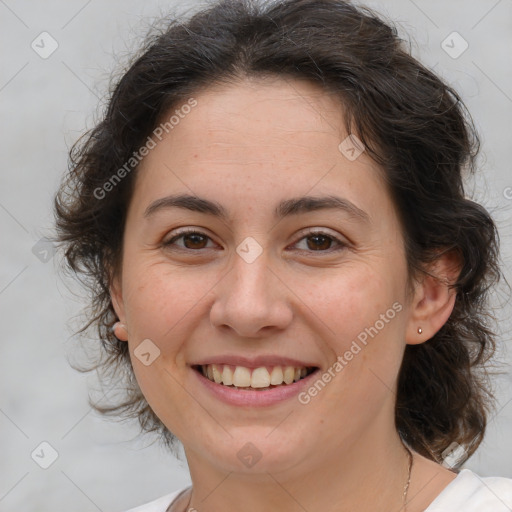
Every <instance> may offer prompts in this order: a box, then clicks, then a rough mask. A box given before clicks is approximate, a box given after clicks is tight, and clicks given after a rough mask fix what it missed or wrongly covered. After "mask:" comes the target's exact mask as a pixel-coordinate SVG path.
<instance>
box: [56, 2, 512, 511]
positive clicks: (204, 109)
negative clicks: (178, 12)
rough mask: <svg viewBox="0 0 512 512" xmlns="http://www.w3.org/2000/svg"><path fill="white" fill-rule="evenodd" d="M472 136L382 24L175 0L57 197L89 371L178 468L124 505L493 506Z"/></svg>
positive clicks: (466, 121)
mask: <svg viewBox="0 0 512 512" xmlns="http://www.w3.org/2000/svg"><path fill="white" fill-rule="evenodd" d="M477 151H478V136H477V134H476V132H475V130H474V127H473V125H472V122H471V118H470V116H469V115H467V113H466V112H465V110H464V106H463V104H462V102H461V100H460V98H459V96H458V95H457V93H456V92H455V91H454V90H453V89H451V88H450V87H449V86H448V85H446V84H445V83H444V82H443V81H442V80H441V79H440V78H438V77H437V76H435V75H434V74H433V73H432V72H430V71H429V70H428V69H426V68H425V67H423V66H422V65H421V64H420V63H418V62H417V61H416V60H415V59H413V58H412V57H411V56H410V55H409V54H408V52H407V51H406V50H405V49H404V47H403V44H402V43H401V41H400V39H399V38H398V36H397V33H396V30H395V29H394V28H393V27H391V26H389V25H388V24H386V23H384V22H383V21H382V20H381V19H379V18H378V17H377V16H376V15H375V14H374V13H372V12H371V11H369V10H367V9H364V8H359V7H355V6H353V5H352V4H350V3H348V2H345V1H342V0H324V1H319V0H284V1H280V2H273V3H267V4H264V3H261V4H255V3H247V2H243V1H221V2H219V3H217V4H214V5H212V6H211V7H209V8H208V9H205V10H203V11H201V12H199V13H197V14H196V15H195V16H193V17H192V18H191V19H190V20H181V21H173V22H171V23H170V24H169V26H168V27H167V28H166V29H165V30H164V31H162V33H161V34H158V35H156V36H155V37H153V38H152V39H150V40H149V41H148V44H147V46H146V47H145V48H144V50H143V52H141V55H140V56H139V57H138V58H137V60H135V61H134V63H133V65H132V66H131V67H130V69H129V70H128V71H127V72H126V73H125V74H124V76H123V77H122V79H121V80H120V81H119V83H118V84H117V86H116V87H115V90H114V92H113V95H112V97H111V100H110V103H109V106H108V109H107V112H106V114H105V116H104V119H103V120H102V121H101V123H99V124H98V126H97V127H96V128H95V129H94V130H93V131H92V133H90V134H89V136H88V138H87V139H86V140H85V142H84V143H83V144H80V145H78V146H76V147H75V148H74V150H73V151H72V153H71V169H70V174H69V176H68V179H67V181H66V182H65V183H64V184H63V185H62V188H61V190H60V191H59V193H58V194H57V197H56V203H55V206H56V215H57V224H58V228H59V233H60V240H61V242H63V243H65V244H66V247H67V249H66V257H67V261H68V264H69V265H70V267H71V269H72V270H73V271H75V272H77V273H80V274H84V275H85V277H86V278H87V279H88V281H87V282H88V283H89V286H90V287H91V290H92V292H93V303H92V307H93V311H92V316H91V321H90V323H89V324H88V326H95V327H96V328H97V330H98V335H99V337H100V339H101V341H102V350H103V352H104V355H106V356H107V357H106V358H105V357H104V358H102V359H101V360H100V361H98V363H97V365H96V366H97V367H98V368H99V369H100V370H102V371H103V374H104V376H105V378H107V377H109V378H110V377H112V376H118V377H120V378H124V379H126V380H125V382H124V383H123V386H124V388H125V389H126V397H125V400H124V401H122V402H121V403H116V404H112V405H111V406H104V407H98V410H100V411H101V412H104V413H110V414H115V413H124V414H127V415H129V416H134V417H137V418H138V419H139V421H140V424H141V427H142V429H143V430H144V431H156V432H158V433H159V434H160V435H161V437H162V439H163V441H164V442H165V443H166V444H167V446H169V447H170V448H172V447H174V446H175V445H176V442H177V441H178V440H179V441H180V442H181V443H182V444H183V447H184V450H185V454H186V457H187V461H188V465H189V468H190V474H191V480H192V487H191V488H188V489H184V490H180V491H177V492H175V493H172V494H169V495H167V496H164V497H162V498H160V499H158V500H156V501H154V502H152V503H149V504H146V505H143V506H142V507H140V508H136V509H134V510H137V511H155V512H156V511H158V512H163V511H180V512H182V511H186V510H188V511H192V510H197V511H199V512H202V511H208V512H216V511H220V510H222V511H235V510H241V509H243V510H246V511H254V512H256V511H268V510H279V511H281V512H292V511H293V512H295V511H304V510H307V511H317V510H323V511H336V512H341V511H353V510H359V511H370V510H371V511H375V510H383V511H384V510H386V511H393V510H396V511H399V510H406V511H407V512H419V511H428V512H441V511H450V512H454V511H457V510H460V511H464V512H470V511H477V510H478V511H479V512H480V511H482V510H486V511H487V510H492V511H505V510H511V507H512V480H509V479H505V478H498V477H495V478H480V477H479V476H478V475H476V474H474V473H473V472H471V471H470V470H467V469H466V470H462V471H460V472H458V471H457V468H459V467H460V465H461V464H462V463H463V462H464V460H465V459H466V458H467V457H469V456H470V455H471V454H472V453H473V452H474V451H475V450H476V448H477V447H478V445H479V444H480V442H481V441H482V438H483V436H484V430H485V425H486V418H487V416H488V413H489V411H490V404H491V401H490V399H491V395H490V393H489V392H488V391H487V387H486V385H487V379H486V373H485V371H484V369H485V367H484V363H485V362H486V361H488V360H489V358H490V356H491V355H492V353H493V349H494V333H493V332H492V330H491V329H490V328H489V327H488V324H487V317H488V310H487V309H486V308H487V302H486V301H487V294H488V290H489V289H490V287H491V286H492V285H494V284H495V283H496V282H497V281H498V279H499V277H500V270H499V267H498V236H497V232H496V227H495V224H494V222H493V220H492V219H491V217H490V216H489V214H488V213H487V212H486V211H485V209H484V208H483V207H482V206H480V205H478V204H476V203H475V202H473V201H471V200H470V199H468V198H467V197H465V194H464V188H463V178H464V172H465V171H467V172H470V171H472V170H474V167H475V157H476V154H477Z"/></svg>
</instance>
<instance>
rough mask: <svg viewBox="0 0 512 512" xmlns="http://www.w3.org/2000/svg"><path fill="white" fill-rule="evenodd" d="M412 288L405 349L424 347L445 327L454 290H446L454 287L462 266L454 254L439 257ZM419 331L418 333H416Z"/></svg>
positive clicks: (450, 309)
mask: <svg viewBox="0 0 512 512" xmlns="http://www.w3.org/2000/svg"><path fill="white" fill-rule="evenodd" d="M427 270H428V271H429V274H432V275H433V276H435V277H433V276H431V275H424V277H423V278H422V279H421V281H420V282H419V283H417V284H416V286H415V291H414V298H413V300H412V302H411V306H410V307H411V314H410V318H409V321H408V325H407V330H406V335H405V340H406V342H407V344H408V345H417V344H419V343H424V342H425V341H428V340H429V339H430V338H432V337H433V336H434V335H435V334H436V333H437V332H438V331H439V329H441V327H442V326H443V325H444V324H445V323H446V321H447V320H448V318H449V317H450V315H451V314H452V311H453V307H454V305H455V299H456V295H457V293H456V290H455V289H453V288H449V286H448V285H449V284H455V282H456V280H457V277H458V276H459V273H460V271H461V270H462V266H461V263H460V258H459V256H458V253H457V252H456V251H455V250H451V251H449V252H445V253H444V254H441V255H440V256H439V258H438V259H437V260H436V261H435V263H434V264H433V265H431V266H430V267H429V268H428V269H427ZM418 328H421V331H422V332H421V333H419V332H418Z"/></svg>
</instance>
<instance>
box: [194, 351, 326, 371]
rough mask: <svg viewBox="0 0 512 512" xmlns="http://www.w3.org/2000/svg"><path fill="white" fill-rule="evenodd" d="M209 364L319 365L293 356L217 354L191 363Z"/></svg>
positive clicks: (254, 366)
mask: <svg viewBox="0 0 512 512" xmlns="http://www.w3.org/2000/svg"><path fill="white" fill-rule="evenodd" d="M208 364H219V365H220V364H229V365H231V366H244V367H246V368H253V369H254V368H261V367H263V366H266V367H268V366H293V367H295V368H303V367H304V368H311V367H318V365H317V364H314V363H309V362H304V361H299V360H298V359H293V358H291V357H283V356H275V355H274V356H272V355H261V356H256V357H246V356H236V355H233V354H231V355H227V354H226V355H225V356H222V355H217V356H212V357H205V358H203V359H200V360H197V361H195V362H193V363H191V366H201V365H208Z"/></svg>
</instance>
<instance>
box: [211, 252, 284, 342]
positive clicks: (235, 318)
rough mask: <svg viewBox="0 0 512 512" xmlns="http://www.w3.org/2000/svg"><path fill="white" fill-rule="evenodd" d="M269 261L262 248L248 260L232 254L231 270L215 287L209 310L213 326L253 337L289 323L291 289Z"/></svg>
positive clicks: (264, 334)
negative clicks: (251, 259) (255, 256)
mask: <svg viewBox="0 0 512 512" xmlns="http://www.w3.org/2000/svg"><path fill="white" fill-rule="evenodd" d="M269 263H270V262H269V259H268V258H267V254H266V251H263V253H262V254H261V255H260V256H259V257H258V258H257V259H256V260H255V261H253V262H252V263H248V262H246V261H244V259H243V258H241V257H240V256H239V255H238V254H235V256H234V262H233V267H232V268H231V271H229V272H228V273H227V275H225V277H224V278H223V279H222V280H221V281H220V282H219V283H218V285H217V286H216V287H215V291H216V293H217V297H216V300H215V301H214V304H213V306H212V308H211V310H210V321H211V323H212V325H213V326H214V327H217V328H222V329H224V330H226V329H232V330H233V331H234V332H235V333H236V334H237V335H238V336H242V337H248V338H249V337H250V338H255V337H262V336H267V335H270V334H272V333H275V331H276V330H282V329H285V328H286V327H287V326H288V325H289V324H290V322H291V320H292V317H293V312H292V307H291V301H290V295H291V292H290V291H289V288H288V287H287V286H286V284H285V283H284V282H283V280H282V278H280V276H279V275H278V272H276V271H275V270H273V269H272V268H271V267H270V266H269Z"/></svg>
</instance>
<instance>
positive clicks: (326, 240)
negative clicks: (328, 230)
mask: <svg viewBox="0 0 512 512" xmlns="http://www.w3.org/2000/svg"><path fill="white" fill-rule="evenodd" d="M306 238H307V239H308V240H310V241H311V240H312V241H313V242H312V243H308V248H309V249H311V250H313V251H315V250H326V249H330V246H331V243H332V242H333V239H332V238H331V237H328V236H325V235H311V236H308V237H306Z"/></svg>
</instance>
